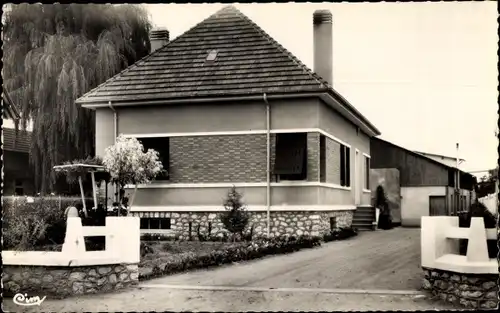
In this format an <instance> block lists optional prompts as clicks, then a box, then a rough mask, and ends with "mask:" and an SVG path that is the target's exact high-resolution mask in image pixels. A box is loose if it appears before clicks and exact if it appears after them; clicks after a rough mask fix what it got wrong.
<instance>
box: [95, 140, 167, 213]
mask: <svg viewBox="0 0 500 313" xmlns="http://www.w3.org/2000/svg"><path fill="white" fill-rule="evenodd" d="M103 164H104V166H105V167H106V170H107V171H108V172H109V174H110V176H111V182H112V183H113V184H115V185H117V186H119V188H120V189H123V188H124V187H125V185H128V184H135V185H137V184H146V183H149V182H151V180H153V179H154V178H155V177H156V176H157V175H158V174H160V173H161V172H163V165H162V164H161V162H160V161H159V154H158V152H157V151H155V150H153V149H148V151H146V152H144V147H143V146H142V144H141V143H140V141H139V140H137V139H136V138H127V137H125V136H123V135H120V136H118V138H117V139H116V142H115V144H114V145H112V146H109V147H107V148H106V150H105V153H104V158H103ZM134 194H135V191H134ZM132 201H133V198H132ZM132 201H131V202H130V205H132Z"/></svg>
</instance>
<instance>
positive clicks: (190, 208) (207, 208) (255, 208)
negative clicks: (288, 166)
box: [130, 205, 356, 212]
mask: <svg viewBox="0 0 500 313" xmlns="http://www.w3.org/2000/svg"><path fill="white" fill-rule="evenodd" d="M247 210H248V211H249V212H265V211H267V207H266V206H265V205H248V206H247ZM353 210H356V206H355V205H272V206H271V208H270V211H273V212H282V211H353ZM221 211H224V207H223V206H222V205H196V206H194V205H183V206H173V205H172V206H134V207H132V208H130V212H221Z"/></svg>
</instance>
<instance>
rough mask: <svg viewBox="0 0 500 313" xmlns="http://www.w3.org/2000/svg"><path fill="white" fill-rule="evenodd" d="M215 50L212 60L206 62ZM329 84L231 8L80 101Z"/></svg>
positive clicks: (269, 90)
mask: <svg viewBox="0 0 500 313" xmlns="http://www.w3.org/2000/svg"><path fill="white" fill-rule="evenodd" d="M214 50H215V51H216V58H215V60H214V61H210V60H207V57H208V56H209V53H210V52H212V51H214ZM328 89H329V86H328V84H327V83H326V82H324V81H323V80H322V79H321V78H320V77H319V76H317V75H316V74H314V73H313V72H312V71H311V70H310V69H308V68H307V67H306V66H305V65H304V64H302V63H301V62H300V61H299V60H298V59H297V58H296V57H294V56H293V55H292V54H291V53H290V52H288V51H287V50H286V49H285V48H283V47H282V46H281V45H280V44H278V43H277V42H276V41H275V40H273V39H272V38H271V37H270V36H269V35H268V34H266V33H265V32H264V31H263V30H262V29H261V28H260V27H258V26H257V25H256V24H255V23H253V22H252V21H251V20H250V19H249V18H248V17H246V16H245V15H243V14H242V13H241V12H240V11H238V10H237V9H236V8H235V7H233V6H228V7H225V8H223V9H222V10H220V11H218V12H217V13H215V14H213V15H212V16H210V17H209V18H207V19H206V20H204V21H203V22H201V23H199V24H198V25H196V26H195V27H193V28H191V29H190V30H188V31H187V32H186V33H184V34H183V35H181V36H179V37H178V38H176V39H175V40H173V41H172V42H170V43H169V44H167V45H166V46H164V47H162V48H160V49H158V50H157V51H155V52H154V53H152V54H150V55H148V56H146V57H145V58H144V59H142V60H140V61H138V62H137V63H135V64H134V65H132V66H130V67H129V68H127V69H125V70H124V71H123V72H121V73H119V74H118V75H116V76H114V77H113V78H111V79H110V80H108V81H106V82H105V83H104V84H102V85H100V86H98V87H97V88H95V89H94V90H91V91H90V92H88V93H87V94H85V95H84V96H82V97H81V98H80V99H78V100H77V102H78V103H89V102H107V101H134V100H154V99H179V98H191V97H210V96H238V95H253V94H262V93H268V94H272V93H296V92H318V91H327V90H328Z"/></svg>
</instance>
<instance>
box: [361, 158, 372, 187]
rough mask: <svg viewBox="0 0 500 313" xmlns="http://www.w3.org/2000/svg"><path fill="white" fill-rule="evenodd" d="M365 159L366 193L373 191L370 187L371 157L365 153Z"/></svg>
mask: <svg viewBox="0 0 500 313" xmlns="http://www.w3.org/2000/svg"><path fill="white" fill-rule="evenodd" d="M363 157H364V162H363V163H364V166H363V168H364V177H363V190H364V191H371V186H370V169H371V157H370V156H369V155H367V154H364V153H363Z"/></svg>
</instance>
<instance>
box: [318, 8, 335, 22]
mask: <svg viewBox="0 0 500 313" xmlns="http://www.w3.org/2000/svg"><path fill="white" fill-rule="evenodd" d="M332 21H333V18H332V13H331V12H330V10H316V11H314V13H313V24H323V23H329V24H331V23H332Z"/></svg>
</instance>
